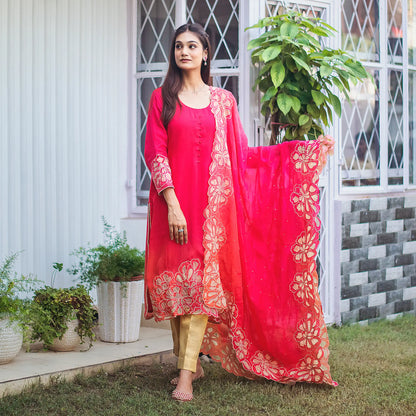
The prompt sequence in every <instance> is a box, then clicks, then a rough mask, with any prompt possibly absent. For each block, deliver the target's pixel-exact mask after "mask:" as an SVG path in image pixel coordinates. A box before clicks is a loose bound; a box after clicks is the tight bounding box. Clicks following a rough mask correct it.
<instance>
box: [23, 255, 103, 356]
mask: <svg viewBox="0 0 416 416" xmlns="http://www.w3.org/2000/svg"><path fill="white" fill-rule="evenodd" d="M53 267H54V269H55V272H54V276H55V274H56V271H60V270H62V267H63V265H62V263H55V264H54V266H53ZM52 285H53V282H52ZM95 313H96V311H95V309H94V305H93V301H92V299H91V297H90V295H89V294H88V292H87V290H86V288H85V287H84V286H82V285H78V286H73V287H69V288H54V287H52V286H45V287H43V288H42V289H38V290H36V291H35V294H34V297H33V301H32V303H31V306H30V308H29V313H28V316H27V323H28V325H29V327H30V340H31V342H36V341H41V342H43V345H44V346H45V347H46V348H49V349H51V350H53V351H73V350H74V349H75V348H76V347H77V346H78V345H79V344H80V343H81V344H82V343H84V342H85V341H86V340H87V339H88V340H89V347H91V346H92V341H93V340H94V339H95V333H94V331H93V329H94V326H95Z"/></svg>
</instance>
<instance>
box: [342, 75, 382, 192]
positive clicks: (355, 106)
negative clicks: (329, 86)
mask: <svg viewBox="0 0 416 416" xmlns="http://www.w3.org/2000/svg"><path fill="white" fill-rule="evenodd" d="M372 75H373V77H374V79H375V82H376V86H377V88H375V87H374V85H372V83H371V82H370V81H368V82H365V83H363V84H358V85H356V86H355V87H354V88H353V89H352V91H351V94H350V95H351V103H350V104H349V103H347V102H344V109H343V112H342V118H341V120H342V132H343V134H342V142H341V161H342V183H343V185H345V186H368V185H379V184H380V157H379V154H380V136H379V132H380V101H379V72H378V71H373V72H372Z"/></svg>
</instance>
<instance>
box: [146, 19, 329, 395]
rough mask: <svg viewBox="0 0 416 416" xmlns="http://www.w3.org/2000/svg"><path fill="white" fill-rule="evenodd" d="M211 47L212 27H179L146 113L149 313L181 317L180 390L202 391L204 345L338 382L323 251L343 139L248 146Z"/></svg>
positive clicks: (242, 370)
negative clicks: (213, 81) (336, 150)
mask: <svg viewBox="0 0 416 416" xmlns="http://www.w3.org/2000/svg"><path fill="white" fill-rule="evenodd" d="M210 58H211V51H210V45H209V39H208V35H207V34H206V33H205V31H204V30H203V28H202V26H200V25H198V24H186V25H183V26H181V27H179V28H178V29H177V31H176V33H175V36H174V39H173V42H172V47H171V51H170V62H169V69H168V73H167V75H166V79H165V81H164V84H163V86H162V87H161V88H158V89H156V90H155V91H154V92H153V95H152V98H151V102H150V107H149V115H148V120H147V133H146V144H145V159H146V163H147V166H148V167H149V169H150V171H151V174H152V184H151V189H150V195H149V215H148V235H147V239H148V240H147V251H146V271H145V281H146V317H147V318H151V317H154V318H155V319H156V320H157V321H160V320H163V319H170V322H171V327H172V335H173V341H174V352H175V354H176V355H177V356H178V369H179V370H180V372H179V377H177V378H175V379H173V380H171V383H172V384H174V385H176V389H175V390H174V391H173V393H172V397H173V398H174V399H176V400H182V401H188V400H192V398H193V395H192V382H193V381H195V380H196V379H198V378H201V377H203V375H204V372H203V369H202V367H201V364H200V362H199V359H198V354H199V352H200V350H201V349H202V351H204V352H205V353H207V354H210V356H211V357H212V358H213V359H214V360H217V361H220V362H221V363H222V366H223V367H224V368H225V369H226V370H227V371H230V372H232V373H234V374H236V375H241V376H245V377H248V378H256V377H258V376H261V377H265V378H268V379H272V380H276V381H278V382H282V383H294V382H297V381H307V382H315V383H327V384H331V385H335V384H336V383H335V382H334V381H332V379H331V376H330V372H329V366H328V337H327V332H326V327H325V323H324V320H323V315H322V308H321V303H320V299H319V295H318V277H317V273H316V264H315V260H314V259H315V256H316V251H317V247H318V242H319V220H318V218H317V213H318V210H319V190H318V187H317V182H318V175H319V172H320V171H321V170H322V167H323V164H324V163H325V160H326V154H327V153H328V151H329V150H330V149H331V148H332V146H333V142H331V141H330V140H326V139H324V138H321V139H320V140H318V141H313V142H299V141H296V142H286V143H283V144H281V145H278V146H268V147H257V148H249V147H248V146H247V138H246V136H245V134H244V132H243V129H242V126H241V122H240V119H239V116H238V111H237V105H236V102H235V99H234V97H233V96H232V94H231V93H230V92H228V91H226V90H223V89H220V88H214V87H210V86H209V85H208V84H209V79H210ZM201 344H202V345H201Z"/></svg>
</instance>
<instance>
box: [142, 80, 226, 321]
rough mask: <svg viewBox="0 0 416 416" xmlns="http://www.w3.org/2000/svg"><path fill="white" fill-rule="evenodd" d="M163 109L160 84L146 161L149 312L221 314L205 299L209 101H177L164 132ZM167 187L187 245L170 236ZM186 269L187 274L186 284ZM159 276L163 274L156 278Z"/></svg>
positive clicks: (210, 134) (149, 123)
mask: <svg viewBox="0 0 416 416" xmlns="http://www.w3.org/2000/svg"><path fill="white" fill-rule="evenodd" d="M161 111H162V94H161V89H160V88H159V89H157V90H155V91H154V93H153V95H152V99H151V102H150V107H149V116H148V120H147V132H146V148H145V159H146V163H147V165H148V166H149V167H150V169H151V170H152V175H153V179H154V180H153V181H152V185H151V189H150V195H149V232H148V248H149V249H148V250H147V259H146V274H145V275H146V285H147V293H148V295H149V296H150V299H148V301H149V303H148V315H147V316H148V317H149V316H154V317H155V319H156V320H162V319H171V318H173V317H175V316H178V315H183V314H200V313H206V314H208V315H211V316H213V317H217V316H218V311H217V310H216V309H213V308H210V307H207V306H206V305H205V304H204V302H203V300H202V293H203V282H202V275H203V261H204V249H203V246H202V240H203V223H204V216H203V212H204V209H205V207H206V206H207V204H208V202H207V201H208V197H207V189H208V179H209V165H210V163H211V152H212V144H213V142H214V135H215V119H214V115H213V114H212V111H211V108H210V106H208V107H206V108H203V109H194V108H190V107H187V106H186V105H184V104H182V105H181V107H180V106H179V105H178V106H177V109H176V113H175V115H174V117H173V118H172V120H171V121H170V123H169V126H168V129H167V131H166V130H165V128H164V127H163V125H162V123H161V120H160V114H161ZM158 175H159V176H158ZM155 177H156V178H157V180H156V181H155ZM169 186H174V188H175V193H176V196H177V198H178V200H179V203H180V206H181V209H182V211H183V214H184V216H185V218H186V221H187V227H188V238H189V241H188V243H187V244H186V245H182V246H181V245H179V244H177V243H176V242H175V241H171V240H170V238H169V227H168V221H167V206H166V202H165V200H164V198H163V195H162V194H160V192H161V191H162V190H163V189H165V188H167V187H169ZM183 274H185V275H186V276H187V278H186V279H185V281H186V283H187V284H186V285H184V284H183V282H184V279H183ZM155 276H159V277H158V278H156V279H155V278H154V277H155Z"/></svg>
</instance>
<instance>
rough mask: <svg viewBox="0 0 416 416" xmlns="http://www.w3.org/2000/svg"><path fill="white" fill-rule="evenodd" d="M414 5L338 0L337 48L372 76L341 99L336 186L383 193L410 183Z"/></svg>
mask: <svg viewBox="0 0 416 416" xmlns="http://www.w3.org/2000/svg"><path fill="white" fill-rule="evenodd" d="M405 4H407V13H406V10H403V5H405ZM415 4H416V2H415V1H414V0H409V1H407V2H405V1H402V0H342V2H341V8H342V10H341V11H342V17H341V19H342V40H341V47H342V48H343V49H345V50H347V51H349V52H350V53H352V54H354V55H355V56H356V57H357V58H358V59H360V60H361V61H362V62H363V63H364V65H365V67H366V68H367V70H368V71H369V72H370V73H371V74H372V75H373V77H374V81H375V82H374V84H372V83H371V82H370V81H367V82H365V83H364V84H360V85H357V86H355V87H353V89H352V91H351V104H348V103H344V111H343V114H342V121H341V143H340V145H341V161H340V162H341V189H342V191H346V192H348V190H350V191H351V190H352V191H353V192H362V191H364V192H367V191H370V190H371V191H376V192H377V191H379V192H385V191H387V190H394V189H396V188H399V189H403V188H404V187H407V186H409V185H412V184H415V176H414V175H415V173H414V169H413V163H414V160H415V153H414V146H413V142H414V139H413V135H414V133H413V124H414V121H415V120H416V118H415V115H416V113H415V104H414V98H413V97H415V95H414V92H415V91H414V88H415V85H414V79H415V73H416V72H415V70H416V66H415V65H414V64H415V63H416V58H415V57H414V51H415V47H416V36H415V29H416V27H415V24H416V20H415V19H416V11H415ZM409 98H410V101H409ZM408 102H409V104H407V103H408ZM359 188H361V190H360V189H359Z"/></svg>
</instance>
